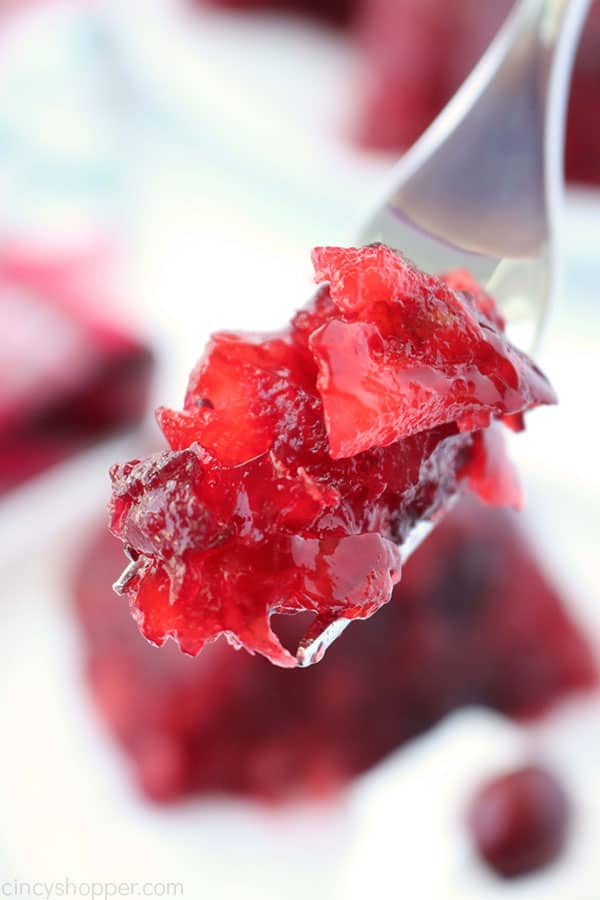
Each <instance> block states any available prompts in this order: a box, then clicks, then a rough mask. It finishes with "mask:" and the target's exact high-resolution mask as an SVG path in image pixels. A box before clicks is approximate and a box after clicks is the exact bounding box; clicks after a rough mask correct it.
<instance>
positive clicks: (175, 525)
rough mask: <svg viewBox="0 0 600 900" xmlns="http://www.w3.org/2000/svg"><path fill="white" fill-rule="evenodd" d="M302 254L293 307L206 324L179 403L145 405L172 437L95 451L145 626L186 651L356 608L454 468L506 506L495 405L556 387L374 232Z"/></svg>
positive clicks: (375, 592) (474, 297) (357, 611)
mask: <svg viewBox="0 0 600 900" xmlns="http://www.w3.org/2000/svg"><path fill="white" fill-rule="evenodd" d="M313 257H314V263H315V270H316V279H317V281H318V282H319V283H321V287H320V289H319V290H318V291H317V294H316V296H315V297H314V299H313V300H312V301H311V302H310V303H309V304H308V305H307V307H305V309H303V310H302V311H301V312H299V313H298V314H297V315H296V316H295V318H294V320H293V321H292V323H291V325H290V326H289V327H288V328H287V329H285V330H284V331H282V332H280V333H278V334H275V335H254V334H253V335H249V334H231V333H228V334H217V335H215V336H214V337H213V338H212V340H211V342H210V343H209V346H208V348H207V350H206V353H205V354H204V356H203V357H202V359H201V360H200V362H199V364H198V365H197V366H196V368H195V370H194V371H193V373H192V376H191V378H190V382H189V386H188V390H187V394H186V397H185V403H184V408H183V410H182V411H173V410H170V409H160V410H159V411H158V421H159V424H160V426H161V428H162V430H163V433H164V434H165V436H166V438H167V441H168V442H169V445H170V447H171V450H170V451H167V452H164V453H160V454H157V455H155V456H153V457H149V458H148V459H145V460H133V461H132V462H129V463H126V464H125V465H118V466H114V467H113V469H112V473H111V474H112V481H113V497H112V502H111V527H112V530H113V532H114V533H115V535H117V536H118V537H119V538H120V539H121V540H122V541H123V542H124V544H125V545H126V547H127V548H128V553H129V556H130V558H131V559H132V560H133V566H132V568H131V570H130V573H129V576H128V580H127V581H126V584H125V586H126V589H127V592H128V594H129V597H130V601H131V604H132V608H133V611H134V615H135V617H136V618H137V620H138V623H139V625H140V627H141V629H142V632H143V633H144V635H145V636H146V637H147V638H148V639H149V640H150V641H152V642H153V643H156V644H159V645H160V644H162V643H163V642H164V640H165V639H166V638H167V637H172V638H175V639H176V640H177V641H178V643H179V645H180V647H181V649H182V650H183V651H184V652H186V653H189V654H192V655H195V654H197V653H198V652H199V651H200V650H201V649H202V647H203V646H204V644H205V643H206V642H207V641H210V640H212V639H213V638H215V637H217V636H219V635H220V634H224V635H225V636H226V637H227V639H228V640H229V641H230V642H231V643H232V644H234V646H237V647H241V646H243V647H245V648H246V649H247V650H249V651H250V652H259V653H262V654H263V655H265V656H267V657H268V658H269V659H270V660H271V661H272V662H274V663H277V664H278V665H282V666H286V667H291V666H294V665H296V664H297V661H296V658H295V656H294V655H293V654H291V653H290V652H289V651H288V650H287V649H285V648H284V647H283V645H282V644H281V642H280V641H279V639H278V638H277V636H276V635H275V634H274V632H273V630H272V629H271V626H270V618H271V616H272V614H273V613H283V614H294V613H298V612H301V611H309V612H311V613H313V614H314V616H315V619H314V622H313V623H312V625H311V627H310V629H309V631H308V633H307V636H306V638H305V640H311V639H312V638H313V637H317V636H319V635H321V634H322V632H323V631H324V629H325V628H327V627H328V626H329V625H330V624H331V623H333V622H335V621H336V620H338V619H340V618H344V619H364V618H367V617H369V616H370V615H372V614H373V613H374V612H376V610H377V609H379V608H380V607H381V606H382V605H383V604H384V603H386V602H387V601H388V600H389V598H390V595H391V591H392V588H393V585H394V584H395V583H396V582H397V581H398V579H399V577H400V568H401V563H402V557H403V552H404V551H403V546H404V545H405V544H406V542H407V540H409V539H410V538H411V537H412V536H413V534H414V529H415V528H416V527H417V526H419V525H421V524H422V523H423V522H431V521H433V520H435V519H436V518H437V517H439V516H440V515H441V514H442V513H443V511H444V509H445V507H446V506H447V504H448V502H449V501H450V500H451V499H452V498H453V497H454V496H455V495H456V494H457V492H458V491H459V490H460V489H461V487H462V486H463V485H464V486H468V487H470V488H471V489H473V490H475V491H476V492H479V493H480V495H481V496H482V498H484V499H485V500H487V501H488V502H491V503H498V504H502V503H504V504H508V505H518V502H519V494H518V487H517V486H516V483H515V480H514V477H513V476H512V474H511V470H510V467H509V466H508V464H507V463H506V461H505V460H504V457H503V453H502V450H501V447H500V446H499V440H500V438H499V435H498V433H497V428H498V426H497V424H496V423H497V422H501V421H502V420H503V419H507V424H509V425H510V426H511V427H514V424H515V419H517V420H518V421H520V417H521V415H522V413H524V412H525V411H526V410H528V409H530V408H532V407H534V406H537V405H539V404H541V403H553V402H555V396H554V393H553V391H552V388H551V387H550V385H549V383H548V382H547V380H546V378H545V377H544V376H543V375H542V373H541V372H540V371H539V370H538V369H537V368H536V366H535V365H534V364H533V363H532V362H531V360H529V359H528V358H527V357H526V356H524V355H523V354H521V353H520V352H519V351H517V350H516V349H515V348H514V347H512V346H511V345H510V344H509V343H508V342H507V340H506V338H505V336H504V334H503V332H502V322H501V318H500V316H499V314H498V313H497V312H496V310H495V308H494V305H493V301H492V300H491V298H489V297H487V296H486V295H485V294H484V293H483V292H482V291H480V290H479V288H477V287H476V286H474V285H473V282H472V281H471V280H469V278H468V276H466V275H465V274H464V273H459V274H457V275H453V276H449V281H446V280H444V278H436V277H434V276H431V275H427V274H425V273H423V272H420V271H419V270H417V269H416V268H415V267H414V266H412V265H410V264H409V263H408V262H406V260H404V259H403V258H402V257H401V256H399V255H398V254H396V253H395V252H394V251H393V250H391V249H389V248H388V247H384V246H383V245H372V246H369V247H365V248H362V249H360V250H357V249H352V248H350V249H341V248H318V249H317V250H315V251H314V255H313ZM453 279H454V281H453ZM457 279H458V281H457ZM452 283H454V284H458V285H459V287H460V289H459V290H454V289H453V288H452V287H451V286H450V284H452ZM465 288H467V289H465Z"/></svg>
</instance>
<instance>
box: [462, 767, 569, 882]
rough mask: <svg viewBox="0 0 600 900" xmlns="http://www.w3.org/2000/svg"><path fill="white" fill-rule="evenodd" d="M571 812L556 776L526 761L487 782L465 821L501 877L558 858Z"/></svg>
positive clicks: (484, 855)
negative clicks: (522, 766) (522, 765)
mask: <svg viewBox="0 0 600 900" xmlns="http://www.w3.org/2000/svg"><path fill="white" fill-rule="evenodd" d="M570 813H571V810H570V803H569V799H568V797H567V796H566V794H565V792H564V790H563V788H562V787H561V785H560V784H559V783H558V781H557V780H556V778H555V777H554V776H553V775H551V774H550V773H549V772H547V771H545V770H544V769H542V768H538V767H536V766H528V767H524V768H522V769H517V770H516V771H514V772H510V773H508V774H506V775H502V776H500V777H498V778H494V779H492V780H490V781H488V782H487V783H485V784H484V785H483V786H482V787H481V788H480V789H479V790H478V791H477V793H476V794H475V796H474V798H473V799H472V801H471V805H470V809H469V812H468V825H469V829H470V831H471V835H472V837H473V840H474V842H475V846H476V848H477V850H478V852H479V854H480V855H481V857H482V858H483V859H484V860H485V862H486V863H487V864H488V865H489V866H490V867H491V868H492V869H493V870H494V871H495V872H496V873H497V874H498V875H500V876H501V877H503V878H514V877H516V876H519V875H525V874H527V873H528V872H533V871H535V870H536V869H540V868H542V867H543V866H546V865H548V864H549V863H551V862H553V861H554V860H555V859H556V858H557V856H558V855H559V854H560V853H561V851H562V850H563V848H564V846H565V843H566V839H567V833H568V829H569V820H570Z"/></svg>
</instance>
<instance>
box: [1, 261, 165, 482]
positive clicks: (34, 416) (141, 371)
mask: <svg viewBox="0 0 600 900" xmlns="http://www.w3.org/2000/svg"><path fill="white" fill-rule="evenodd" d="M88 265H89V263H88V261H86V260H83V259H63V258H41V257H39V256H33V255H28V254H25V253H23V252H17V251H16V250H14V251H11V252H5V253H4V254H1V255H0V330H1V333H2V339H1V340H0V494H1V493H3V492H5V491H7V490H9V489H10V488H13V487H15V486H16V485H18V484H20V483H21V482H23V481H25V480H26V479H27V478H30V477H31V476H33V475H36V474H38V473H39V472H41V471H43V470H44V469H46V468H48V467H49V466H51V465H54V464H55V463H57V462H60V461H62V460H63V459H65V458H66V457H68V456H70V455H72V454H73V453H75V452H77V451H79V450H81V449H83V448H84V447H87V446H89V445H90V444H92V443H94V442H96V441H98V440H100V439H102V438H105V437H107V436H108V435H110V434H112V433H114V432H116V431H118V430H120V429H123V428H125V427H128V426H131V425H133V424H135V423H137V422H139V421H140V420H141V418H142V416H143V415H144V412H145V410H146V406H147V401H148V394H149V384H150V375H151V369H152V356H151V353H150V351H149V349H148V348H147V347H146V346H144V345H143V344H142V343H141V342H139V341H138V340H137V339H135V338H134V337H132V336H130V335H129V334H128V333H127V332H125V331H124V330H123V329H122V328H121V327H117V326H115V325H114V324H112V322H111V320H110V318H109V316H108V315H107V313H106V312H105V311H103V307H104V306H105V305H106V303H105V300H106V298H105V297H103V296H102V295H101V294H100V292H99V291H98V288H97V284H96V278H97V272H95V273H91V274H89V273H88V272H87V268H88Z"/></svg>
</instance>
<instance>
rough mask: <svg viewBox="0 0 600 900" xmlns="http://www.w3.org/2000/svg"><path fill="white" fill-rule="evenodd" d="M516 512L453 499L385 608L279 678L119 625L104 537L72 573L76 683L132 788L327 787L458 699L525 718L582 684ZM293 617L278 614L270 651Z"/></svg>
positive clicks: (290, 792) (231, 656)
mask: <svg viewBox="0 0 600 900" xmlns="http://www.w3.org/2000/svg"><path fill="white" fill-rule="evenodd" d="M517 518H518V516H517V514H513V513H508V512H503V511H500V510H493V509H489V508H487V507H484V506H482V505H481V504H479V503H477V502H475V501H471V502H469V503H467V502H466V501H465V500H461V501H460V502H459V503H458V504H456V506H455V507H454V508H453V509H452V510H451V511H450V512H449V513H448V515H447V517H446V518H445V519H444V520H443V521H442V522H441V524H440V525H439V526H438V527H437V528H436V529H435V530H434V531H433V533H432V535H431V537H430V538H429V539H428V540H427V541H426V542H425V543H424V544H423V545H422V546H421V547H420V548H419V549H418V550H417V551H416V552H415V553H414V555H413V556H412V557H411V558H410V559H409V561H408V563H407V564H406V566H405V569H404V572H403V578H402V581H401V583H400V584H399V585H398V586H397V587H396V589H395V591H394V594H393V597H392V600H391V602H390V603H389V604H387V605H386V606H385V607H384V608H383V609H382V610H381V611H380V612H379V613H378V614H377V615H376V616H374V617H373V618H372V619H370V620H369V621H367V622H364V623H361V624H360V625H351V626H350V627H349V628H348V629H347V630H346V632H345V633H344V635H343V637H342V638H340V640H339V641H337V642H336V643H335V644H334V645H333V647H332V648H331V649H330V650H329V652H328V654H327V656H326V657H325V659H324V660H323V662H321V663H319V665H317V666H313V667H312V668H309V669H306V670H303V671H289V670H282V669H280V668H277V667H275V666H272V665H270V664H269V663H268V662H266V661H265V660H261V659H252V658H251V657H249V656H248V655H247V654H246V653H236V652H235V651H234V650H232V648H231V647H229V646H228V644H227V643H226V642H225V641H223V640H219V641H216V642H214V643H213V644H211V646H209V647H207V648H206V650H205V651H204V652H203V653H202V655H201V656H200V657H198V658H197V659H195V660H190V659H189V658H188V657H185V656H184V655H183V654H181V653H180V652H179V651H178V649H177V647H176V646H175V645H174V644H170V645H168V646H166V647H163V649H162V650H160V651H156V650H155V649H154V648H153V647H151V646H149V645H148V644H147V643H146V642H145V641H144V640H143V639H142V638H141V637H140V636H139V635H138V633H137V631H136V630H135V628H132V627H131V622H130V619H129V615H128V611H127V607H126V604H124V603H123V602H122V600H121V599H120V598H118V597H115V596H114V595H113V594H112V592H111V590H110V583H111V581H113V580H114V579H115V578H116V576H117V575H118V573H119V568H120V566H121V565H122V552H121V547H120V544H119V542H118V541H116V540H115V539H114V538H113V537H112V536H111V535H110V534H108V533H107V532H106V531H105V530H104V529H103V530H102V531H101V532H100V533H99V534H98V536H97V538H96V539H95V540H94V542H93V544H91V545H90V546H89V548H88V549H87V550H86V552H85V555H84V556H83V558H82V559H81V562H80V563H79V566H78V572H77V580H76V599H77V613H78V617H79V619H80V621H81V624H82V627H83V633H84V639H85V654H86V660H87V662H86V666H87V675H88V679H89V683H90V687H91V690H92V692H93V696H94V699H95V702H96V704H97V706H98V708H99V711H100V713H101V714H102V716H103V718H104V720H105V722H106V724H107V726H108V727H109V728H110V730H111V732H112V733H113V734H114V735H115V737H116V738H117V740H118V741H119V742H120V743H121V744H122V745H123V746H124V747H125V749H126V751H127V753H128V754H129V755H130V756H131V759H132V762H133V766H134V771H135V773H136V777H137V779H138V781H139V783H140V786H141V789H142V790H143V791H144V793H145V794H147V795H148V796H150V797H152V798H153V799H155V800H171V799H175V798H177V797H179V796H182V795H186V794H191V793H195V792H207V791H208V792H215V791H221V792H223V791H225V792H229V793H240V794H246V795H251V796H256V797H258V798H260V799H266V800H273V801H277V800H279V801H281V800H285V799H289V798H292V797H298V796H303V795H309V794H320V793H324V792H331V791H333V790H335V789H336V788H339V787H340V786H341V785H343V784H344V783H345V782H346V781H347V780H348V779H350V778H351V777H353V776H354V775H356V774H358V773H360V772H363V771H364V770H366V769H368V768H369V767H370V766H372V765H374V764H375V763H377V762H378V761H379V760H380V759H381V758H382V757H384V756H385V755H386V754H388V753H391V752H392V751H393V750H394V749H395V748H396V747H398V746H400V745H402V744H403V743H405V742H406V741H408V740H410V739H411V738H412V737H414V736H416V735H418V734H420V733H422V732H423V731H425V730H427V729H428V728H430V727H431V726H433V725H434V724H435V723H436V722H438V721H439V720H440V719H441V718H442V717H443V716H444V715H446V714H447V713H448V712H450V711H451V710H453V709H456V708H457V707H460V706H464V705H467V704H474V705H484V706H488V707H491V708H493V709H495V710H498V711H499V712H501V713H504V714H505V715H508V716H512V717H516V718H518V719H524V718H528V717H531V716H536V715H540V714H542V713H544V712H545V711H547V710H548V709H549V708H550V707H551V705H552V704H553V703H555V702H556V701H558V700H561V699H563V698H565V697H568V696H569V695H570V694H571V693H573V692H575V691H576V690H581V689H584V688H590V687H592V686H594V685H595V683H596V678H597V675H596V670H595V663H594V660H593V658H592V655H591V653H590V649H589V647H588V646H587V645H586V642H585V640H584V638H583V637H582V636H581V634H580V633H579V632H578V631H577V629H576V626H575V625H574V624H573V622H572V621H571V620H570V618H569V616H568V614H567V612H566V611H565V609H564V607H563V606H562V605H561V602H560V600H559V598H558V596H557V594H556V593H555V591H554V589H553V588H552V587H551V585H550V584H549V583H548V581H547V580H546V579H545V577H544V575H543V574H542V573H541V572H540V570H539V568H538V565H537V563H536V561H535V560H534V559H533V557H532V556H531V555H530V551H529V550H528V549H527V545H526V540H525V537H524V535H523V534H522V533H521V531H520V529H519V527H518V522H517V521H516V519H517ZM302 619H303V616H299V617H279V621H278V622H277V623H276V625H275V627H276V629H277V631H278V633H280V634H282V635H283V639H284V642H285V643H286V644H287V643H288V639H289V640H290V641H292V639H293V637H294V632H295V631H296V632H297V631H298V627H300V628H302V627H303V624H304V623H303V622H302V621H298V620H302Z"/></svg>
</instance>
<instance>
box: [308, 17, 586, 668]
mask: <svg viewBox="0 0 600 900" xmlns="http://www.w3.org/2000/svg"><path fill="white" fill-rule="evenodd" d="M590 2H591V0H520V2H518V3H517V4H516V6H515V7H514V9H513V10H512V12H511V14H510V15H509V16H508V18H507V20H506V22H505V23H504V25H503V27H502V28H501V30H500V31H499V32H498V34H497V36H496V38H495V39H494V41H493V42H492V43H491V44H490V46H489V48H488V50H487V51H486V53H485V54H484V55H483V57H482V58H481V60H480V61H479V63H478V64H477V66H476V67H475V69H474V70H473V72H472V73H471V75H470V76H469V77H468V78H467V80H466V81H465V82H464V84H463V85H462V87H461V88H460V89H459V90H458V91H457V93H456V94H455V95H454V97H453V98H452V99H451V100H450V102H449V103H448V105H447V106H446V107H445V109H443V110H442V112H441V113H440V115H439V116H438V117H437V119H435V121H434V122H433V124H432V125H431V126H430V127H429V128H428V129H427V131H426V132H425V133H424V134H423V135H422V137H421V138H420V139H419V140H418V141H417V143H416V144H414V146H413V147H412V148H411V149H410V150H408V152H407V153H406V154H405V155H404V156H403V157H402V159H401V160H400V161H399V162H398V163H397V165H396V166H395V167H394V168H393V170H392V172H391V174H390V177H389V182H388V183H387V184H386V185H385V186H384V191H383V194H382V197H381V198H380V200H379V202H378V203H377V205H376V206H375V211H374V212H371V213H370V214H369V215H368V217H367V218H366V224H364V225H363V227H362V228H361V229H360V230H359V243H360V244H368V243H371V242H372V241H382V242H383V243H385V244H389V245H390V246H392V247H395V248H398V249H401V250H402V252H403V253H404V254H405V255H406V256H407V257H409V258H410V259H412V260H414V262H415V263H416V264H417V265H418V266H419V267H420V268H421V269H425V271H428V272H433V273H435V272H444V271H446V270H447V269H456V268H466V269H468V270H469V271H470V272H471V274H472V275H474V277H475V278H476V279H477V280H478V281H479V282H480V283H482V284H484V285H485V286H486V288H487V289H488V290H489V292H490V293H491V294H492V295H493V296H494V298H495V299H496V301H497V302H498V303H499V305H500V307H501V309H502V311H503V313H504V316H505V318H506V320H507V322H508V331H509V335H510V337H511V339H512V340H513V341H514V342H515V343H517V344H518V345H520V346H522V347H524V348H526V349H529V350H532V349H535V347H536V345H537V342H538V340H539V336H540V333H541V328H542V325H543V323H544V321H545V319H546V313H547V311H548V306H549V303H550V299H551V296H552V292H553V290H554V287H555V284H556V280H557V254H556V246H557V232H558V219H559V216H560V210H561V204H562V194H563V188H564V179H563V172H562V164H563V146H564V133H565V118H566V106H567V97H568V87H569V83H570V76H571V68H572V63H573V59H574V56H575V50H576V48H577V44H578V40H579V35H580V32H581V28H582V26H583V22H584V19H585V16H586V13H587V11H588V8H589V6H590ZM431 527H432V526H431V525H430V523H421V524H420V525H419V526H417V528H416V529H415V530H414V532H413V533H412V534H411V535H410V538H409V540H408V541H407V542H406V543H405V544H404V545H403V546H402V547H401V552H402V556H403V560H404V561H406V559H407V558H408V556H409V555H410V554H411V553H412V552H413V551H414V550H415V549H416V547H417V546H418V545H419V544H420V543H421V541H422V540H423V539H424V538H425V537H426V536H427V535H428V534H429V532H430V531H431ZM348 624H349V622H348V620H347V619H343V618H341V619H337V620H336V621H335V622H333V623H332V624H331V625H329V626H328V627H327V628H325V629H324V630H323V631H321V632H320V633H318V634H314V633H312V632H311V630H310V629H309V631H308V632H307V634H306V635H305V637H304V638H303V639H302V641H301V642H300V644H299V646H298V650H297V652H296V658H297V660H298V664H299V665H300V666H308V665H311V664H312V663H315V662H318V661H319V660H320V659H321V658H322V656H323V654H324V653H325V651H326V649H327V648H328V646H329V645H330V644H331V643H332V642H333V641H334V640H335V639H336V638H337V637H339V635H340V634H341V633H342V631H343V630H344V629H345V628H346V626H347V625H348Z"/></svg>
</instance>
